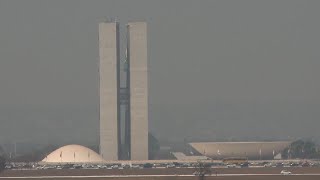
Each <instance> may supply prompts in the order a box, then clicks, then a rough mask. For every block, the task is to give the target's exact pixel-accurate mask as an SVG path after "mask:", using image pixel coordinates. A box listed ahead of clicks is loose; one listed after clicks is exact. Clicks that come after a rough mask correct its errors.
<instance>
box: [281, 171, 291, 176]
mask: <svg viewBox="0 0 320 180" xmlns="http://www.w3.org/2000/svg"><path fill="white" fill-rule="evenodd" d="M280 173H281V174H282V175H290V174H291V172H290V171H288V170H282V171H281V172H280Z"/></svg>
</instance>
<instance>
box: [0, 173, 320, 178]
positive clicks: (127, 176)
mask: <svg viewBox="0 0 320 180" xmlns="http://www.w3.org/2000/svg"><path fill="white" fill-rule="evenodd" d="M208 176H226V177H228V176H229V177H230V176H232V177H237V176H320V174H291V175H281V174H217V175H215V174H213V175H208ZM143 177H144V178H146V177H196V176H194V175H101V176H29V177H0V179H66V178H67V179H84V178H90V179H94V178H143ZM319 178H320V177H319Z"/></svg>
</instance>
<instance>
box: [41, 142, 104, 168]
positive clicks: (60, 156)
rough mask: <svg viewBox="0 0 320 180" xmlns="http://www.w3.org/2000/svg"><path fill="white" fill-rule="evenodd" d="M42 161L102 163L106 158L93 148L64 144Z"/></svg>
mask: <svg viewBox="0 0 320 180" xmlns="http://www.w3.org/2000/svg"><path fill="white" fill-rule="evenodd" d="M42 162H46V163H100V162H104V159H103V158H102V157H101V156H100V155H99V154H97V153H96V152H94V151H93V150H91V149H89V148H86V147H84V146H80V145H76V144H72V145H67V146H63V147H61V148H59V149H57V150H55V151H53V152H52V153H50V154H49V155H48V156H46V157H45V158H44V159H43V160H42Z"/></svg>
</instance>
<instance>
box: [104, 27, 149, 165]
mask: <svg viewBox="0 0 320 180" xmlns="http://www.w3.org/2000/svg"><path fill="white" fill-rule="evenodd" d="M126 30H127V50H126V54H127V59H126V66H127V68H120V64H121V63H120V38H119V37H120V35H119V34H120V33H119V24H118V23H117V22H111V23H100V24H99V48H100V67H99V69H100V154H101V155H102V156H103V158H104V159H105V160H119V159H130V160H147V159H148V62H147V24H146V23H145V22H131V23H129V24H128V25H127V29H126ZM123 51H124V50H123ZM120 69H121V70H123V71H124V73H125V74H126V76H125V77H121V78H120ZM120 79H121V80H125V82H126V83H120ZM120 84H125V85H126V86H125V87H120ZM121 108H125V111H121V110H120V109H121ZM121 112H122V113H121ZM123 112H125V113H123ZM123 117H124V118H123ZM123 119H125V120H124V121H123ZM121 123H124V124H121ZM121 132H124V133H121ZM123 134H124V138H121V135H123Z"/></svg>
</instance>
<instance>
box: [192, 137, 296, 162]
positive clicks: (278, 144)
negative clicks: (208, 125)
mask: <svg viewBox="0 0 320 180" xmlns="http://www.w3.org/2000/svg"><path fill="white" fill-rule="evenodd" d="M290 144H291V142H290V141H275V142H195V143H189V145H190V146H191V147H192V148H194V149H195V150H196V151H197V152H199V153H200V154H202V155H204V156H207V157H210V158H212V159H223V158H230V157H246V158H248V159H273V158H274V157H275V156H276V155H277V154H279V153H281V152H282V151H283V150H284V149H285V148H286V147H288V146H290Z"/></svg>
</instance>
